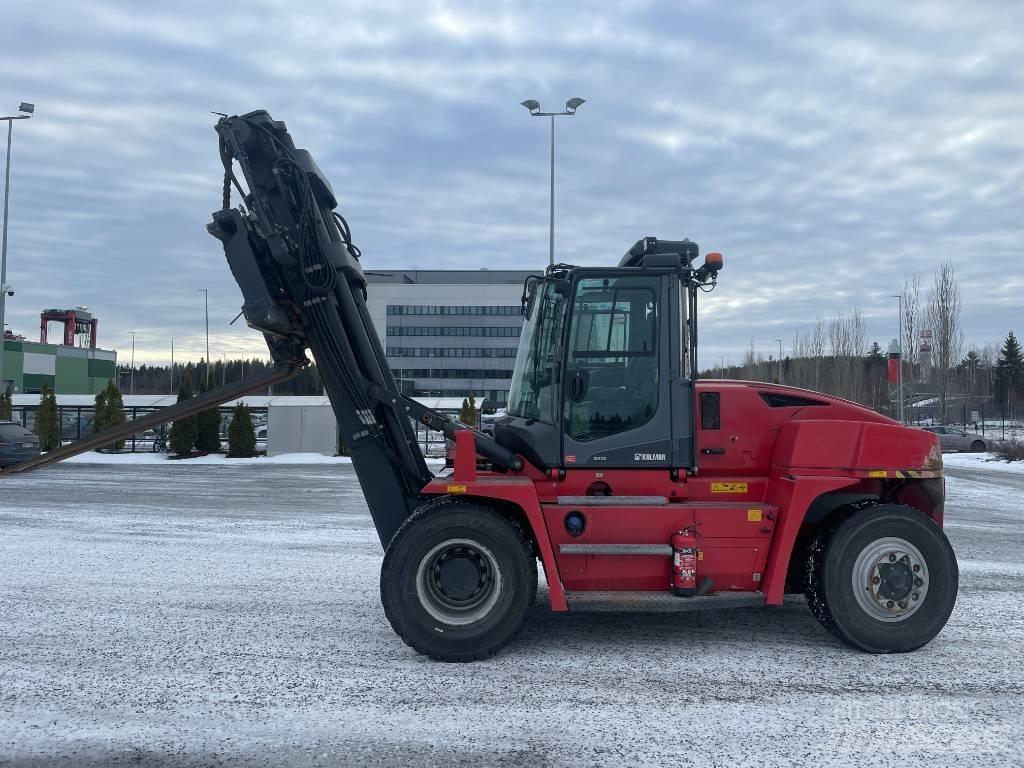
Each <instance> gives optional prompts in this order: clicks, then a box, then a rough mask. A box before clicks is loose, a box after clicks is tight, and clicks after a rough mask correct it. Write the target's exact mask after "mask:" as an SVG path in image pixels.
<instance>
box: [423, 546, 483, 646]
mask: <svg viewBox="0 0 1024 768" xmlns="http://www.w3.org/2000/svg"><path fill="white" fill-rule="evenodd" d="M501 586H502V576H501V569H500V568H499V566H498V560H497V558H496V557H495V556H494V553H492V552H491V551H490V550H489V549H488V548H487V547H485V546H483V545H482V544H480V543H479V542H476V541H471V540H469V539H449V540H448V541H443V542H441V543H440V544H436V545H435V546H433V547H432V548H431V549H430V550H429V551H428V552H427V553H426V554H425V555H424V556H423V557H422V559H421V560H420V564H419V567H418V568H417V571H416V596H417V597H418V598H419V601H420V605H421V606H422V607H423V610H425V611H426V612H427V613H428V614H430V616H431V617H433V618H434V619H435V620H436V621H439V622H443V623H445V624H451V625H455V626H463V625H466V624H472V623H473V622H475V621H480V620H481V619H483V618H484V617H486V616H487V614H488V613H490V611H491V609H493V608H494V606H495V605H496V604H497V602H498V598H499V596H500V594H501Z"/></svg>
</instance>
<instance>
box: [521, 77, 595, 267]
mask: <svg viewBox="0 0 1024 768" xmlns="http://www.w3.org/2000/svg"><path fill="white" fill-rule="evenodd" d="M585 101H586V99H580V98H577V97H573V98H571V99H569V100H568V101H567V102H565V110H564V111H562V112H541V111H540V102H538V101H537V100H536V99H527V100H526V101H524V102H522V105H523V106H524V107H526V108H527V109H528V110H530V114H531V115H532V116H533V117H550V118H551V167H550V171H549V179H550V182H551V192H550V197H549V202H550V207H549V211H548V264H549V265H551V266H554V264H555V118H556V117H571V116H572V115H575V114H576V110H577V109H578V108H579V107H580V105H581V104H583V103H584V102H585Z"/></svg>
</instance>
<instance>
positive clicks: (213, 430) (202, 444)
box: [196, 377, 220, 453]
mask: <svg viewBox="0 0 1024 768" xmlns="http://www.w3.org/2000/svg"><path fill="white" fill-rule="evenodd" d="M206 390H207V386H206V378H205V377H204V378H201V379H199V394H203V393H204V392H206ZM196 429H197V436H196V449H197V450H199V451H202V452H203V453H216V452H217V451H219V450H220V411H219V410H218V409H217V408H208V409H207V410H205V411H200V412H199V413H198V414H197V415H196Z"/></svg>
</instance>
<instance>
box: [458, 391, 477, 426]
mask: <svg viewBox="0 0 1024 768" xmlns="http://www.w3.org/2000/svg"><path fill="white" fill-rule="evenodd" d="M459 421H461V422H462V423H463V424H465V425H466V426H468V427H475V426H476V425H477V418H476V398H475V397H474V396H473V393H472V392H470V393H469V397H468V398H466V399H464V400H463V401H462V407H461V408H460V409H459Z"/></svg>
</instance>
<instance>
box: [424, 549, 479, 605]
mask: <svg viewBox="0 0 1024 768" xmlns="http://www.w3.org/2000/svg"><path fill="white" fill-rule="evenodd" d="M432 575H433V577H434V579H435V580H436V583H437V588H438V590H439V591H440V593H441V594H442V595H444V596H445V597H448V598H449V599H451V600H455V601H461V600H470V599H472V598H473V597H475V596H477V595H478V594H480V592H481V591H482V590H483V589H485V588H486V586H487V583H488V581H489V580H490V569H489V568H488V566H487V561H486V560H485V559H484V558H483V557H482V556H481V555H480V553H479V552H477V551H476V550H474V549H472V548H470V547H453V548H451V549H448V550H445V551H444V552H442V553H441V555H440V556H438V558H437V560H436V562H435V563H434V569H433V574H432Z"/></svg>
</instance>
